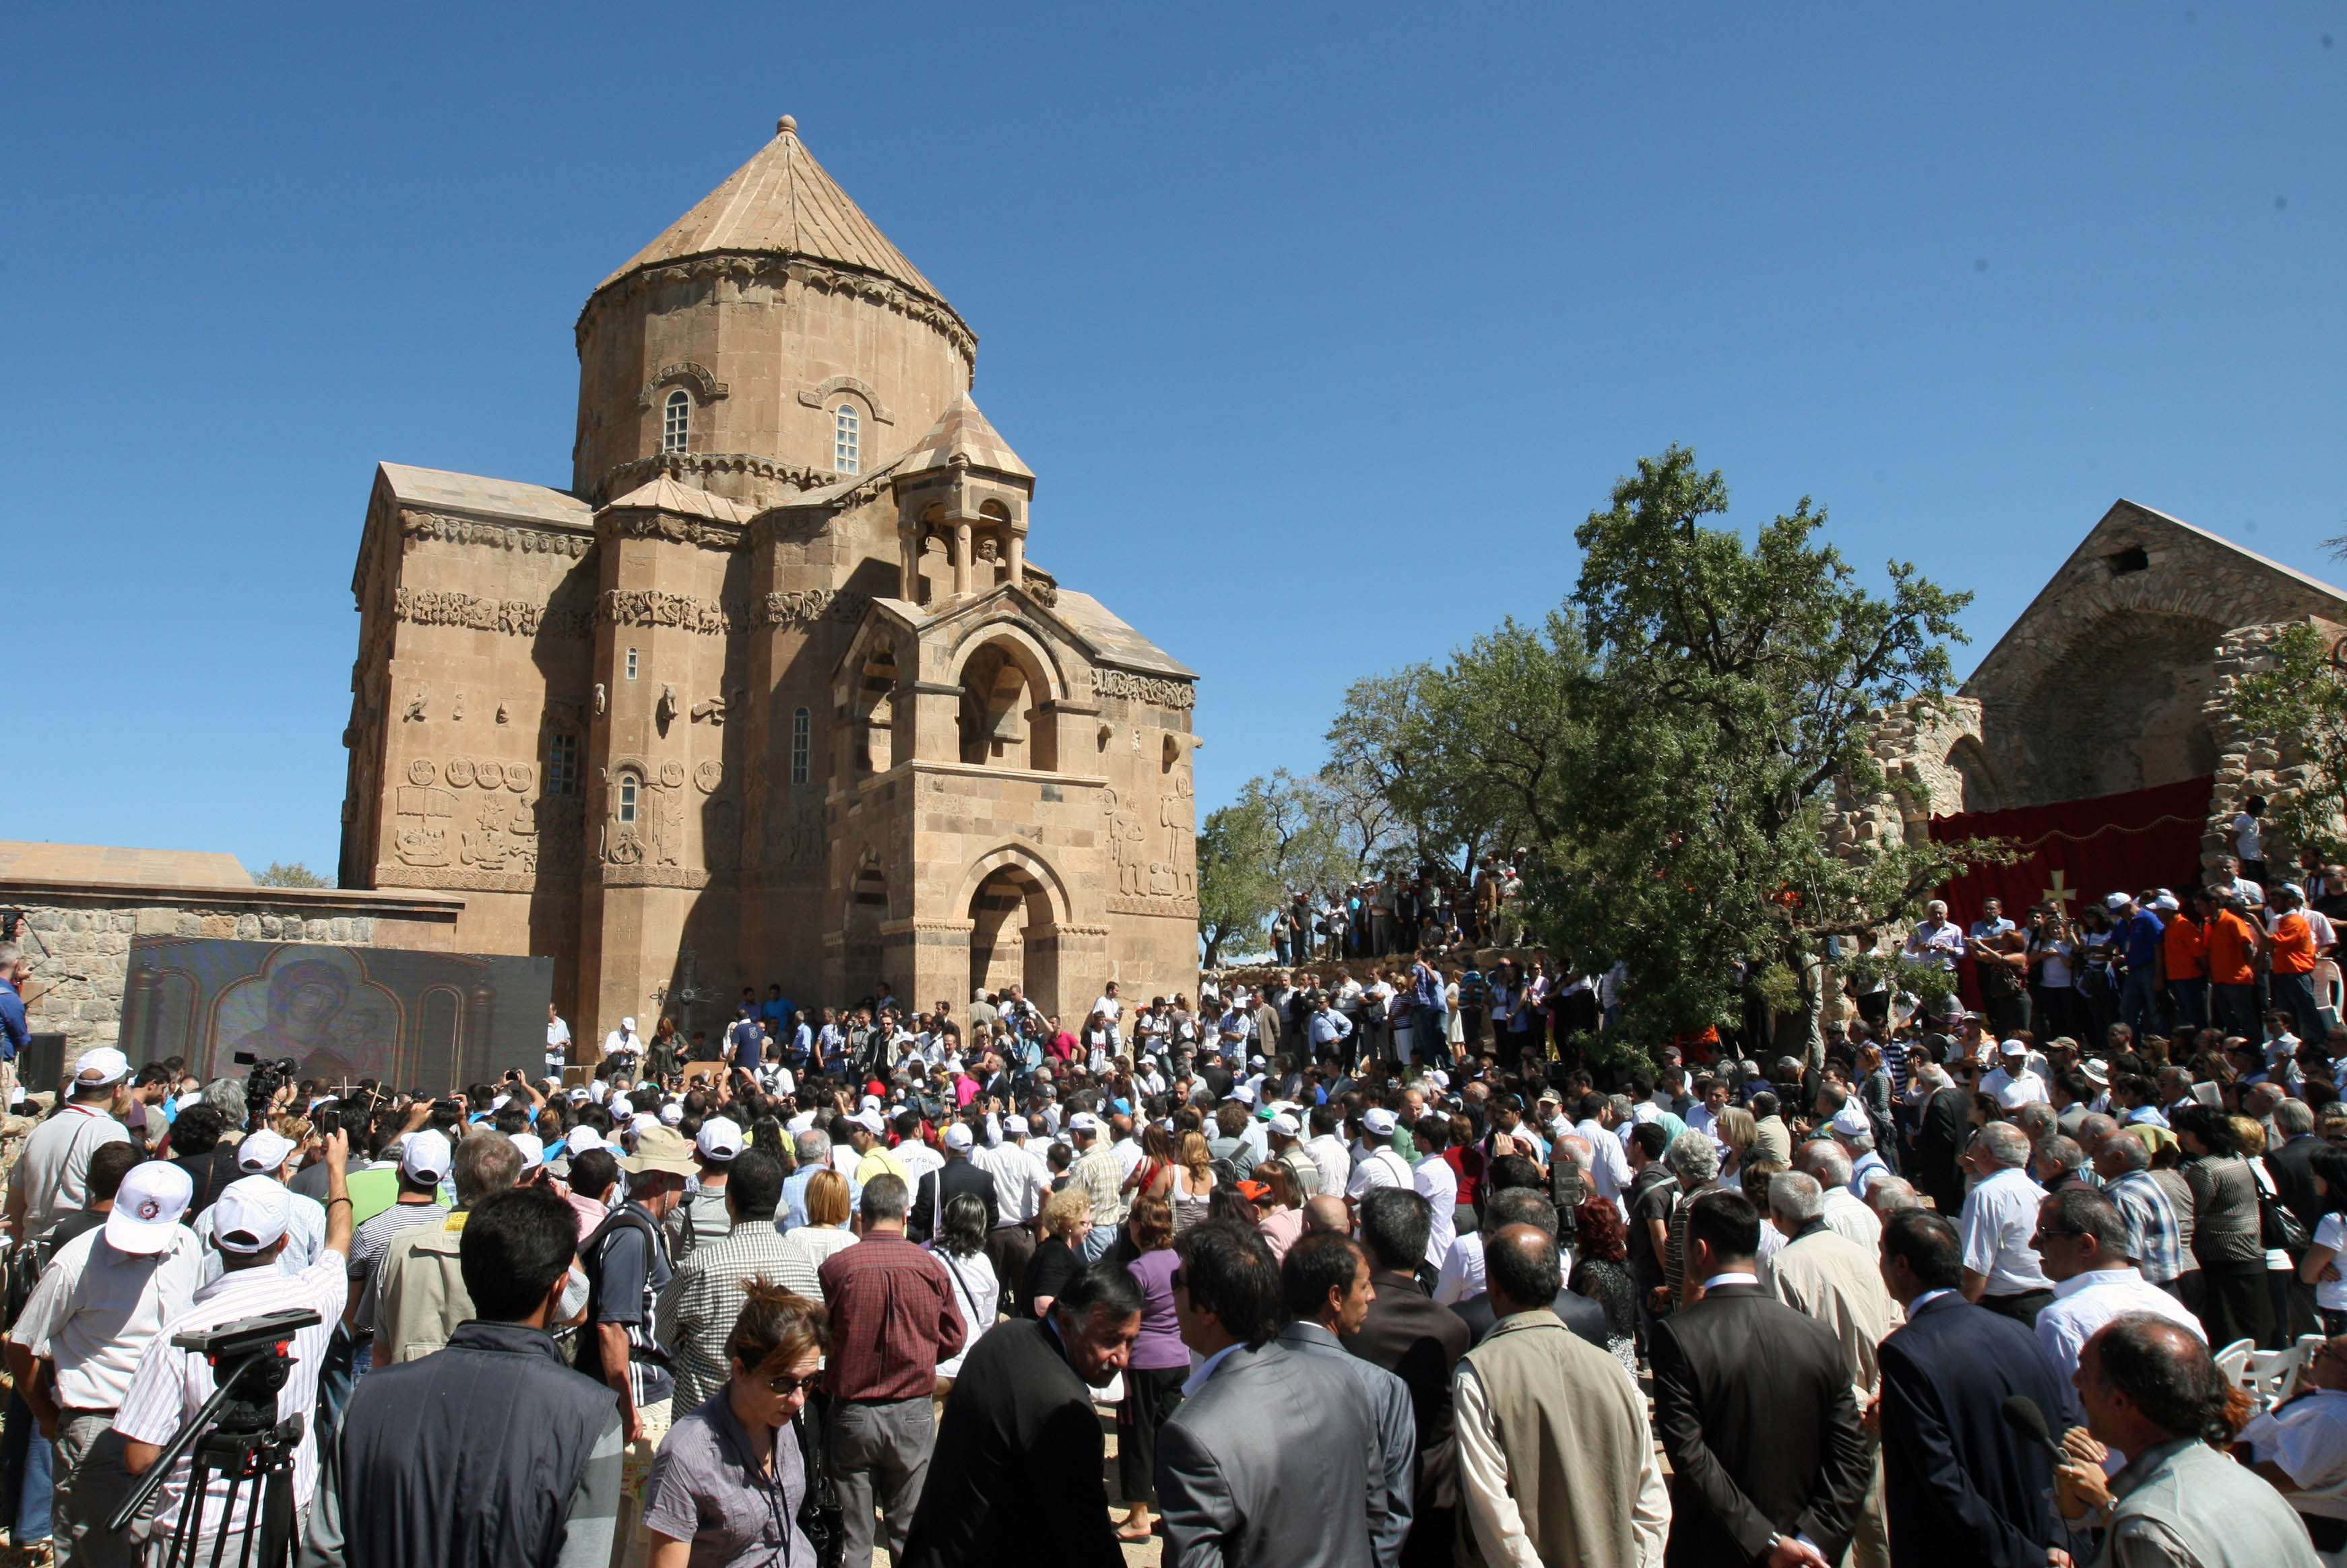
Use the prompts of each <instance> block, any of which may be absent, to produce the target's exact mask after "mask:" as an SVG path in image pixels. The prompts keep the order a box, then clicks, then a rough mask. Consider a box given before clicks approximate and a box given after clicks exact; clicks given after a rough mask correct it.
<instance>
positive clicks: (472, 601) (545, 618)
mask: <svg viewBox="0 0 2347 1568" xmlns="http://www.w3.org/2000/svg"><path fill="white" fill-rule="evenodd" d="M391 608H392V614H393V616H394V617H395V619H397V620H404V621H405V622H407V623H408V624H409V625H411V626H461V627H464V628H466V629H467V630H473V631H497V632H503V633H504V634H505V635H507V636H508V637H535V636H537V635H538V633H539V632H540V631H544V632H545V633H546V634H547V635H548V636H550V637H565V638H586V637H591V636H593V635H594V634H595V621H594V617H593V616H592V615H591V614H589V612H588V611H586V610H579V609H576V608H572V607H568V606H559V605H545V604H539V603H537V602H535V601H534V600H527V599H476V598H475V597H473V596H472V595H471V594H469V593H441V592H436V591H434V590H432V589H421V588H403V589H396V590H395V591H394V592H393V594H392V600H391Z"/></svg>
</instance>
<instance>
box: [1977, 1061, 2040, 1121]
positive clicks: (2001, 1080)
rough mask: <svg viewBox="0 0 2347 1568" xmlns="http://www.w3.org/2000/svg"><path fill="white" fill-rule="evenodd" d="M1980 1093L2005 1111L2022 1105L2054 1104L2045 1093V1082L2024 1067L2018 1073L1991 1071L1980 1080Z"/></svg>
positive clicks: (2000, 1070) (2000, 1069) (1998, 1069)
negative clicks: (1990, 1098) (1991, 1099)
mask: <svg viewBox="0 0 2347 1568" xmlns="http://www.w3.org/2000/svg"><path fill="white" fill-rule="evenodd" d="M1980 1091H1981V1092H1982V1093H1983V1094H1986V1095H1988V1096H1990V1097H1992V1098H1993V1099H1994V1100H1995V1101H1996V1102H1997V1103H1998V1104H1999V1105H2002V1106H2004V1108H2005V1109H2006V1110H2007V1111H2011V1110H2014V1109H2016V1108H2017V1107H2020V1106H2023V1105H2035V1104H2040V1103H2043V1104H2047V1105H2051V1104H2052V1103H2053V1102H2054V1096H2053V1095H2052V1094H2050V1093H2048V1092H2047V1091H2046V1088H2045V1080H2044V1079H2042V1078H2040V1077H2038V1076H2037V1074H2035V1073H2034V1072H2032V1071H2029V1070H2028V1069H2027V1068H2025V1067H2024V1068H2023V1069H2022V1070H2021V1071H2019V1072H2011V1071H2006V1070H2005V1069H2004V1068H2002V1067H1999V1068H1994V1069H1992V1070H1991V1071H1989V1072H1988V1074H1987V1075H1986V1076H1985V1077H1983V1079H1982V1080H1981V1086H1980Z"/></svg>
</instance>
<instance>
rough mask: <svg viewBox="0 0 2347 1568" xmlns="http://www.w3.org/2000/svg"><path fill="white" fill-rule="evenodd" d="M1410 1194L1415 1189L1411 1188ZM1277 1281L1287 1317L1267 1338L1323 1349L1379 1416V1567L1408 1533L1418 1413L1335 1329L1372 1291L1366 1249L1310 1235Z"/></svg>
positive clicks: (1388, 1567) (1316, 1351)
mask: <svg viewBox="0 0 2347 1568" xmlns="http://www.w3.org/2000/svg"><path fill="white" fill-rule="evenodd" d="M1412 1195H1413V1196H1415V1195H1416V1194H1412ZM1279 1283H1280V1289H1281V1292H1282V1294H1283V1295H1284V1296H1285V1297H1286V1306H1287V1311H1288V1314H1289V1316H1290V1317H1291V1318H1292V1319H1293V1321H1291V1322H1290V1323H1289V1324H1288V1325H1287V1327H1285V1328H1282V1329H1281V1330H1280V1331H1279V1337H1278V1338H1277V1339H1275V1340H1274V1341H1272V1343H1273V1344H1275V1345H1276V1346H1278V1347H1279V1348H1282V1349H1285V1350H1292V1351H1294V1352H1295V1353H1296V1355H1299V1356H1320V1357H1326V1358H1329V1359H1330V1360H1331V1361H1333V1362H1334V1363H1335V1364H1337V1365H1338V1366H1341V1367H1343V1368H1345V1369H1346V1370H1348V1371H1349V1372H1351V1373H1352V1375H1353V1376H1354V1377H1355V1378H1358V1379H1359V1381H1360V1384H1361V1391H1362V1392H1364V1393H1366V1394H1368V1397H1369V1409H1372V1410H1373V1411H1375V1412H1376V1413H1377V1418H1378V1461H1379V1464H1380V1467H1381V1472H1382V1474H1383V1476H1384V1479H1385V1489H1386V1517H1385V1523H1384V1525H1383V1527H1382V1528H1381V1529H1379V1530H1378V1531H1377V1532H1374V1540H1373V1542H1372V1544H1373V1545H1374V1546H1375V1548H1376V1551H1377V1563H1378V1568H1395V1565H1396V1564H1398V1563H1400V1561H1401V1548H1402V1538H1403V1537H1405V1536H1407V1535H1408V1534H1409V1525H1410V1519H1411V1517H1412V1515H1411V1509H1410V1496H1411V1489H1412V1474H1413V1471H1415V1470H1416V1468H1417V1460H1418V1416H1417V1414H1416V1412H1415V1411H1414V1410H1412V1409H1411V1408H1410V1402H1409V1385H1408V1384H1406V1383H1404V1382H1403V1381H1402V1380H1401V1379H1400V1378H1397V1377H1395V1376H1394V1375H1393V1374H1392V1373H1391V1372H1389V1371H1387V1370H1386V1369H1385V1368H1383V1367H1378V1366H1373V1365H1371V1364H1370V1363H1369V1362H1367V1361H1364V1360H1362V1359H1361V1358H1359V1357H1358V1356H1356V1355H1354V1354H1353V1353H1352V1352H1351V1351H1349V1350H1348V1349H1346V1348H1345V1342H1344V1340H1342V1339H1341V1338H1339V1337H1338V1336H1339V1335H1349V1334H1358V1333H1359V1332H1360V1331H1361V1325H1362V1324H1364V1323H1366V1322H1368V1317H1369V1303H1370V1302H1372V1301H1375V1300H1376V1299H1377V1297H1378V1293H1377V1287H1376V1286H1373V1285H1371V1284H1370V1283H1369V1255H1368V1253H1366V1252H1364V1251H1362V1250H1361V1248H1360V1245H1358V1243H1356V1242H1355V1241H1354V1240H1353V1239H1352V1238H1351V1237H1350V1236H1341V1235H1308V1236H1306V1237H1305V1238H1304V1239H1303V1240H1301V1241H1299V1242H1297V1243H1296V1245H1294V1246H1292V1247H1290V1248H1288V1250H1287V1255H1286V1257H1285V1258H1283V1259H1281V1260H1280V1265H1279Z"/></svg>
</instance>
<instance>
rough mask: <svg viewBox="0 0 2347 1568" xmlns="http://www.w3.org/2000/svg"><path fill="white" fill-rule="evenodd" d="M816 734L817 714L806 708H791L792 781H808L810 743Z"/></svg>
mask: <svg viewBox="0 0 2347 1568" xmlns="http://www.w3.org/2000/svg"><path fill="white" fill-rule="evenodd" d="M814 735H815V716H814V715H813V714H811V713H809V712H807V711H806V710H805V708H794V709H793V710H791V783H793V784H805V783H806V782H807V752H808V743H809V742H810V741H812V740H813V739H814Z"/></svg>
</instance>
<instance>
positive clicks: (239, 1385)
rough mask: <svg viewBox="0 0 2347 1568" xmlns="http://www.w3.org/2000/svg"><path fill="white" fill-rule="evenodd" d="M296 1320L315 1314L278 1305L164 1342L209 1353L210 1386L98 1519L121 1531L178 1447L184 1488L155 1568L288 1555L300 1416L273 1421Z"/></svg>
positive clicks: (173, 1461)
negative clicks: (123, 1497)
mask: <svg viewBox="0 0 2347 1568" xmlns="http://www.w3.org/2000/svg"><path fill="white" fill-rule="evenodd" d="M298 1320H306V1324H314V1323H316V1322H317V1321H318V1317H317V1314H315V1313H313V1312H296V1313H278V1314H273V1315H272V1317H270V1318H257V1319H251V1320H250V1322H249V1324H246V1325H236V1326H232V1327H230V1328H228V1329H223V1330H220V1331H217V1332H216V1333H215V1334H214V1335H210V1336H198V1335H186V1336H181V1337H179V1338H178V1339H175V1340H174V1341H173V1343H174V1344H175V1345H177V1346H179V1348H182V1349H190V1350H198V1351H200V1352H203V1353H205V1354H207V1355H209V1356H210V1359H211V1363H212V1367H213V1369H214V1375H215V1378H216V1381H217V1387H216V1389H215V1390H214V1392H213V1394H212V1397H211V1398H210V1399H207V1400H205V1401H204V1404H203V1408H202V1409H199V1410H198V1411H197V1412H196V1413H195V1414H194V1415H193V1416H191V1417H190V1418H189V1419H188V1422H187V1424H186V1425H184V1426H182V1427H181V1428H180V1429H179V1432H178V1434H177V1435H175V1436H174V1437H173V1438H172V1439H171V1441H170V1443H169V1446H168V1447H166V1448H165V1449H164V1450H163V1451H162V1452H161V1453H160V1454H159V1455H157V1456H156V1459H155V1462H154V1463H153V1464H151V1465H149V1466H148V1468H147V1471H146V1473H145V1474H144V1475H143V1476H141V1477H140V1479H139V1482H138V1490H137V1491H133V1492H132V1493H131V1495H130V1497H129V1500H128V1501H126V1502H124V1503H123V1505H122V1506H121V1507H120V1508H119V1509H118V1510H116V1511H115V1514H114V1517H113V1518H112V1519H110V1520H108V1522H107V1528H108V1530H109V1531H111V1532H114V1533H116V1534H120V1533H121V1532H123V1531H124V1530H125V1529H127V1528H128V1526H129V1523H130V1522H131V1520H133V1519H135V1518H136V1517H138V1514H139V1512H141V1511H143V1510H144V1509H145V1508H146V1506H147V1504H148V1501H149V1500H150V1499H151V1498H153V1496H154V1495H155V1491H156V1489H157V1488H158V1487H159V1486H161V1485H162V1484H163V1480H164V1478H165V1477H166V1476H168V1475H169V1474H170V1473H171V1471H172V1470H173V1469H174V1468H176V1467H177V1466H178V1464H179V1460H180V1458H181V1456H182V1455H185V1456H188V1458H189V1468H188V1488H187V1493H186V1495H185V1496H184V1497H183V1498H182V1499H181V1501H180V1503H179V1519H178V1521H177V1522H176V1524H175V1526H174V1528H173V1531H172V1536H171V1549H170V1552H169V1555H168V1556H167V1557H166V1558H165V1559H164V1563H165V1568H225V1565H226V1564H228V1563H231V1562H232V1563H234V1565H235V1568H285V1565H286V1564H287V1563H291V1562H292V1554H293V1454H294V1450H296V1449H298V1448H299V1447H300V1446H301V1442H302V1418H301V1417H300V1416H299V1415H292V1416H288V1417H286V1418H285V1419H283V1420H282V1421H281V1420H279V1419H277V1395H278V1390H280V1389H282V1388H284V1386H285V1379H286V1377H287V1375H288V1374H289V1373H291V1372H292V1369H293V1360H292V1354H291V1351H292V1337H291V1332H290V1331H291V1329H292V1328H295V1327H305V1326H306V1324H305V1323H304V1322H302V1321H298ZM261 1326H265V1327H266V1330H267V1337H265V1338H263V1339H261V1341H260V1342H258V1343H256V1342H255V1338H256V1337H255V1335H254V1334H253V1332H252V1328H253V1327H261ZM240 1330H242V1332H241V1333H240ZM231 1336H234V1338H233V1339H232V1340H231ZM223 1341H229V1342H227V1343H223ZM220 1481H225V1482H227V1493H226V1496H225V1497H224V1498H223V1499H222V1500H221V1502H220V1508H219V1510H218V1512H217V1513H216V1514H215V1513H214V1511H213V1510H212V1508H211V1506H210V1501H211V1500H210V1496H209V1495H208V1494H209V1493H210V1491H211V1488H212V1486H213V1484H214V1483H216V1482H220ZM240 1503H241V1512H240V1507H239V1505H240ZM207 1524H209V1525H210V1527H211V1528H212V1529H213V1530H214V1531H215V1532H216V1533H215V1534H214V1535H213V1537H212V1540H211V1550H210V1552H209V1553H205V1552H203V1551H202V1550H201V1549H202V1547H203V1545H204V1532H205V1528H206V1526H207ZM231 1539H233V1540H235V1541H236V1542H237V1550H236V1555H235V1556H234V1558H233V1559H231V1558H230V1557H229V1555H228V1546H229V1542H230V1541H231Z"/></svg>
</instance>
